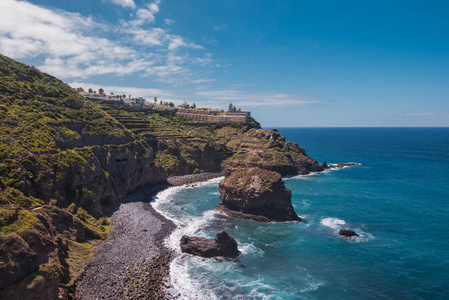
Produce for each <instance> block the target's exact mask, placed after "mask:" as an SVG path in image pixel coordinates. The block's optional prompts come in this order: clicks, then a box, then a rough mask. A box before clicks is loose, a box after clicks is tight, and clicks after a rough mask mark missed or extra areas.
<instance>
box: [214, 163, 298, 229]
mask: <svg viewBox="0 0 449 300" xmlns="http://www.w3.org/2000/svg"><path fill="white" fill-rule="evenodd" d="M219 188H220V199H221V201H222V202H221V203H220V204H219V205H218V206H217V208H216V209H217V210H218V211H221V212H224V213H226V214H227V215H229V216H232V217H236V218H243V219H250V220H256V221H263V222H270V221H299V220H301V218H300V217H298V215H297V214H296V213H295V211H294V209H293V206H292V203H291V195H292V194H291V191H290V190H289V189H287V188H285V185H284V181H283V180H282V176H281V174H279V173H277V172H272V171H267V170H264V169H260V168H250V169H239V170H236V171H234V172H232V173H231V174H229V175H228V176H226V177H225V179H223V180H222V181H221V182H220V184H219Z"/></svg>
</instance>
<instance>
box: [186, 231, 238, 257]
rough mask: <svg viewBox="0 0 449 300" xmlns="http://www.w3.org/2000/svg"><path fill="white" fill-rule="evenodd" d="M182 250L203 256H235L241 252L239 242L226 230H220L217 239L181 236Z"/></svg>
mask: <svg viewBox="0 0 449 300" xmlns="http://www.w3.org/2000/svg"><path fill="white" fill-rule="evenodd" d="M181 251H182V252H184V253H190V254H193V255H198V256H202V257H214V256H235V255H237V254H239V250H238V248H237V242H236V241H235V240H234V238H233V237H231V236H229V234H228V233H227V232H226V231H223V230H221V231H219V232H218V233H217V236H216V237H215V239H206V238H201V237H192V236H187V235H183V236H182V237H181Z"/></svg>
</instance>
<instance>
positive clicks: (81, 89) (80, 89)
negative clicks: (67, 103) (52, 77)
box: [76, 87, 84, 92]
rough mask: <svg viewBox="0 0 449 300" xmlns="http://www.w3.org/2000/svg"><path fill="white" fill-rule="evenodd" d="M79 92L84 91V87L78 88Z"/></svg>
mask: <svg viewBox="0 0 449 300" xmlns="http://www.w3.org/2000/svg"><path fill="white" fill-rule="evenodd" d="M76 90H77V91H78V92H84V89H83V88H82V87H79V88H77V89H76Z"/></svg>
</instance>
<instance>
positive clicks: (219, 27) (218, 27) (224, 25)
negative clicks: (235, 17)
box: [214, 24, 229, 31]
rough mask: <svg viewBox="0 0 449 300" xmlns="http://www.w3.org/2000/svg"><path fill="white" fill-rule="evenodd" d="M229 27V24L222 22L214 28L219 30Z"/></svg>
mask: <svg viewBox="0 0 449 300" xmlns="http://www.w3.org/2000/svg"><path fill="white" fill-rule="evenodd" d="M228 28H229V25H227V24H221V25H220V26H214V30H215V31H218V30H226V29H228Z"/></svg>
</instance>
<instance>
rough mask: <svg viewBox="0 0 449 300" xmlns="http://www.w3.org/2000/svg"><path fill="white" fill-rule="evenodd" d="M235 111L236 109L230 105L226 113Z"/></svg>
mask: <svg viewBox="0 0 449 300" xmlns="http://www.w3.org/2000/svg"><path fill="white" fill-rule="evenodd" d="M236 111H237V108H236V107H235V106H234V105H232V103H230V104H229V107H228V112H236Z"/></svg>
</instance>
